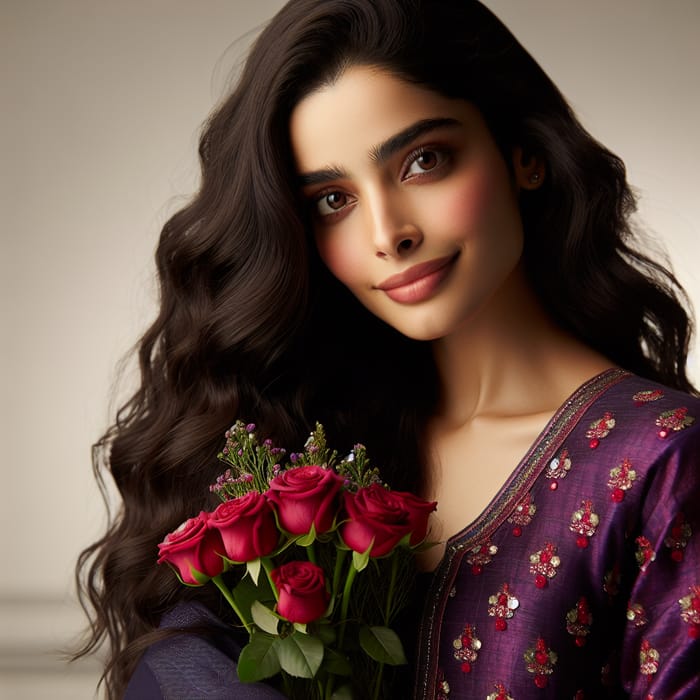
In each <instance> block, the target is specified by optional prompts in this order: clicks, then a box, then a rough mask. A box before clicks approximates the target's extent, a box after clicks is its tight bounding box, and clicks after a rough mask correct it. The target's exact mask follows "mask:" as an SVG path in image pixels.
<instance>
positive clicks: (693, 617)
mask: <svg viewBox="0 0 700 700" xmlns="http://www.w3.org/2000/svg"><path fill="white" fill-rule="evenodd" d="M689 590H690V594H689V595H687V596H684V597H683V598H681V599H680V600H679V601H678V604H679V605H680V606H681V620H683V622H686V623H688V624H689V625H690V627H689V628H688V636H689V637H691V638H692V639H700V586H691V587H690V589H689Z"/></svg>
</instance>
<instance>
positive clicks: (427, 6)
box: [79, 0, 700, 698]
mask: <svg viewBox="0 0 700 700" xmlns="http://www.w3.org/2000/svg"><path fill="white" fill-rule="evenodd" d="M200 155H201V159H202V186H201V189H200V191H199V193H198V194H197V195H196V197H195V198H194V199H193V200H192V202H191V203H190V204H189V205H188V206H187V207H186V208H185V209H183V210H182V211H180V212H179V213H177V214H176V215H175V216H174V217H173V218H172V219H171V220H170V221H169V222H168V223H167V224H166V226H165V228H164V230H163V233H162V236H161V242H160V245H159V249H158V254H157V261H158V272H159V277H160V281H161V309H160V314H159V316H158V318H157V319H156V321H155V322H154V324H153V326H152V327H151V328H150V330H149V331H148V332H147V334H146V335H145V337H144V338H143V340H142V342H141V345H140V360H141V371H142V383H141V388H140V389H139V391H138V392H137V393H136V394H135V396H134V397H133V398H132V400H131V401H130V402H129V403H128V404H127V405H126V406H125V407H124V408H123V409H122V411H121V412H120V414H119V416H118V420H117V423H116V424H115V426H114V427H113V428H112V430H110V431H109V432H108V434H107V435H105V436H104V438H103V439H102V441H101V442H100V443H99V447H100V448H103V449H102V454H104V448H106V447H109V456H108V459H107V460H106V461H107V466H108V469H109V470H110V472H111V474H112V475H113V477H114V479H115V481H116V483H117V485H118V487H119V489H120V492H121V494H122V497H123V499H124V509H123V513H122V514H121V515H120V517H119V518H117V520H116V521H115V522H114V524H113V525H112V527H111V528H110V530H109V531H108V533H107V535H106V536H105V537H104V538H103V539H102V540H101V541H99V542H98V543H96V544H95V545H94V546H93V547H91V548H90V549H89V550H87V551H86V552H85V554H84V556H83V558H82V559H81V562H80V564H79V567H80V568H81V569H82V568H85V567H88V572H87V584H86V585H87V587H86V593H87V595H88V596H89V599H90V601H91V603H92V605H93V606H94V607H95V610H96V614H95V626H94V628H93V631H94V634H93V639H92V642H91V644H93V645H94V643H96V642H97V641H98V640H99V639H100V638H101V637H102V636H104V635H105V634H106V635H108V636H109V638H110V641H111V644H112V656H111V665H110V666H109V668H108V673H107V685H108V688H109V690H110V692H111V693H112V695H114V696H115V697H119V696H121V695H122V694H123V693H124V690H125V688H126V687H127V684H128V683H129V679H131V684H130V685H129V689H128V690H127V697H139V696H141V697H159V696H160V695H162V696H163V697H193V696H196V695H197V694H198V693H201V694H202V695H205V690H206V692H207V693H209V695H210V696H212V697H247V696H248V694H250V697H258V696H260V697H267V696H268V695H266V693H272V692H273V691H271V690H268V689H267V688H265V687H257V688H255V687H252V686H248V687H245V688H243V689H241V688H240V686H235V687H234V683H235V669H234V664H233V662H232V661H231V660H230V659H231V657H232V656H235V653H236V648H235V640H233V639H232V638H231V637H230V635H229V633H228V630H227V628H226V627H225V626H224V623H222V622H221V621H220V620H218V619H217V616H221V615H223V614H224V613H223V612H222V611H221V609H220V607H219V605H220V603H219V601H218V600H217V599H216V596H215V595H214V596H213V597H210V598H206V596H207V595H209V594H210V593H211V592H210V591H207V590H206V587H205V589H197V590H196V591H195V592H191V591H188V590H186V589H183V587H181V586H180V585H179V584H178V583H177V581H176V580H175V579H174V577H172V575H171V574H170V573H169V572H168V571H164V570H160V569H158V568H157V567H156V566H155V565H154V558H155V557H154V551H155V546H156V544H157V543H158V542H159V541H160V540H161V539H162V537H163V535H164V534H165V533H167V532H169V531H171V530H173V529H174V528H175V527H176V526H177V525H178V523H180V522H181V521H183V520H184V519H185V518H186V517H188V516H189V515H191V514H192V513H193V512H197V510H198V509H202V508H208V507H211V503H210V502H208V501H207V498H206V494H207V493H208V490H207V486H208V484H210V483H211V482H213V481H214V479H215V477H216V475H217V473H218V471H219V468H218V466H217V463H216V453H217V452H218V450H219V449H220V447H221V436H222V434H223V432H224V430H225V429H226V427H227V426H228V425H229V424H230V423H231V421H232V419H233V418H234V417H237V416H241V417H251V418H252V419H254V420H255V422H256V423H257V424H258V426H259V429H260V432H261V434H266V435H270V436H272V437H274V438H275V440H276V441H277V442H279V443H282V444H296V443H298V442H299V440H300V439H301V437H302V436H303V435H305V434H306V432H307V430H308V426H309V425H310V424H311V423H312V422H313V421H314V420H315V419H318V420H321V421H322V422H323V423H324V424H325V425H326V426H327V428H328V431H329V434H330V440H331V442H332V444H337V445H347V446H350V445H351V444H352V443H353V442H355V441H357V440H358V439H361V440H362V441H363V442H365V443H366V444H367V446H368V448H369V451H370V454H372V455H374V458H375V461H376V463H377V464H381V465H382V467H383V472H384V474H385V476H386V478H387V481H389V483H391V484H392V485H393V486H394V487H395V488H406V489H412V490H417V491H420V492H422V494H423V495H424V496H425V497H427V498H430V499H435V500H437V501H438V502H439V511H438V514H437V518H436V521H435V528H434V532H433V536H434V538H435V539H438V540H439V541H440V542H441V544H440V545H439V546H438V547H436V548H434V549H433V550H431V551H429V552H428V553H426V554H425V555H424V559H423V560H422V561H421V565H422V567H423V568H424V569H425V570H426V572H427V573H426V578H427V584H426V595H425V599H424V604H425V609H424V611H423V615H422V620H421V629H420V633H419V635H418V642H417V659H416V668H417V675H416V680H415V684H414V688H413V691H412V692H413V693H414V695H415V697H418V698H428V697H430V698H435V697H439V698H455V697H456V698H471V697H487V696H488V697H489V698H506V697H514V698H523V697H557V698H558V697H574V696H576V697H596V698H597V697H605V696H606V694H609V695H611V696H613V697H630V696H631V697H635V698H643V697H647V696H653V697H657V698H659V697H664V698H668V697H693V696H698V695H700V684H699V683H700V681H698V677H697V668H698V666H699V664H698V661H699V659H700V650H699V648H698V644H699V642H698V636H700V635H698V634H697V633H698V632H700V626H699V624H698V623H699V620H698V619H697V617H698V614H699V613H698V608H699V607H700V598H699V597H698V590H699V589H698V588H697V587H698V585H700V581H699V580H698V576H697V573H696V571H697V570H698V560H699V558H700V545H699V544H698V538H697V536H696V535H694V534H693V533H696V532H697V530H698V524H697V523H696V522H695V520H694V519H696V518H697V512H698V508H697V506H698V498H699V495H698V489H699V488H700V487H699V486H698V476H697V474H696V473H695V472H697V469H694V468H693V465H694V463H695V462H696V460H697V455H698V427H697V425H698V424H697V422H696V421H695V420H694V418H695V417H696V416H697V415H698V413H699V412H700V410H699V409H700V404H699V402H698V400H697V399H695V398H692V397H691V396H689V395H687V394H683V393H681V392H692V391H693V388H692V386H691V384H690V382H689V381H688V379H687V377H686V374H685V369H684V365H685V360H686V355H687V348H688V341H689V335H690V322H689V319H688V317H687V315H686V313H685V311H684V310H683V307H682V305H681V303H680V301H679V299H682V290H680V289H679V288H678V285H677V284H676V282H675V280H674V278H673V276H672V275H671V274H670V273H669V272H668V271H666V270H665V269H664V268H663V267H662V266H661V265H659V264H658V263H656V262H654V261H652V260H650V259H648V258H646V257H645V256H644V255H642V254H641V253H640V252H638V251H637V250H636V249H635V248H634V247H633V246H632V240H631V239H632V235H631V230H630V225H629V222H628V217H629V215H630V214H631V212H632V211H633V209H634V199H633V196H632V194H631V192H630V190H629V187H628V186H627V184H626V181H625V174H624V166H623V164H622V163H621V161H620V160H619V159H618V158H616V157H615V156H614V155H612V154H611V153H609V152H608V151H607V150H605V149H604V148H603V147H602V146H601V145H600V144H598V143H597V142H595V141H594V140H593V139H592V138H591V137H590V135H589V134H587V133H586V132H585V130H584V129H583V128H582V127H581V125H580V124H579V123H578V121H577V120H576V118H575V117H574V115H573V114H572V113H571V110H570V109H569V107H568V105H567V104H566V102H565V101H564V99H563V98H562V96H561V94H560V93H559V91H558V90H557V89H556V87H555V86H554V85H553V84H552V83H551V81H550V80H549V79H548V78H547V76H546V75H545V74H544V73H543V72H542V70H541V69H540V68H539V66H537V64H536V63H535V62H534V60H533V59H532V58H531V57H530V56H529V55H528V54H527V53H526V52H525V51H524V49H523V48H522V47H521V46H520V45H519V44H518V43H517V41H516V40H515V39H514V38H513V37H512V35H511V34H510V33H509V32H508V30H507V29H506V28H505V27H504V26H503V25H502V24H501V23H500V22H499V21H498V20H497V19H496V18H495V17H494V16H493V15H492V14H491V13H490V12H489V11H488V10H487V9H485V8H484V7H483V6H481V5H480V4H479V3H478V2H465V1H464V0H451V1H449V0H443V1H437V0H433V1H430V0H415V1H412V2H398V0H379V1H376V0H374V1H372V2H370V1H369V0H344V1H341V0H338V1H336V0H293V1H292V2H290V3H289V4H288V5H287V6H285V7H284V8H283V9H282V10H281V11H280V13H279V14H278V15H277V16H276V17H275V18H273V20H272V21H271V22H270V24H269V25H268V27H267V28H266V29H265V31H264V32H263V33H262V34H261V36H260V38H259V39H258V41H257V42H256V44H255V46H254V47H253V49H252V51H251V54H250V57H249V59H248V61H247V64H246V68H245V70H244V72H243V75H242V77H241V79H240V82H239V85H238V86H237V88H236V90H235V91H234V93H233V94H232V95H231V96H230V97H229V98H228V100H226V102H224V104H223V105H222V106H221V107H220V108H219V110H218V111H217V112H216V113H215V114H214V115H213V116H212V118H211V119H210V121H209V123H208V125H207V129H206V131H205V133H204V135H203V137H202V141H201V146H200ZM358 302H359V303H358ZM630 373H634V374H636V375H639V376H638V377H636V376H633V375H632V374H630ZM656 382H660V384H657V383H656ZM662 385H663V386H662ZM98 458H99V456H98ZM430 572H434V573H430ZM195 597H196V598H197V600H198V602H193V601H192V599H194V598H195ZM183 599H188V600H190V601H192V602H187V603H185V604H184V605H183V604H179V605H178V603H182V601H183ZM679 601H681V602H680V603H679ZM159 624H160V625H161V626H162V627H164V628H168V627H170V628H172V627H188V626H192V625H193V624H196V625H198V626H199V628H203V629H204V630H207V631H208V637H206V638H202V637H201V636H195V635H178V636H176V637H173V636H172V635H171V636H168V634H169V633H168V631H167V629H166V630H163V629H161V630H160V631H156V628H157V627H158V626H159ZM164 637H167V638H166V639H165V640H163V638H164ZM155 640H161V641H159V642H158V643H157V644H154V645H153V646H151V647H150V648H149V650H148V651H147V652H146V653H145V655H143V657H141V654H142V652H143V651H144V649H146V648H147V647H148V646H149V644H150V643H151V642H152V641H155ZM139 659H141V661H140V663H139ZM186 664H188V665H186ZM134 669H136V670H135V672H134ZM601 669H603V671H601ZM215 678H219V679H223V680H220V681H216V680H213V679H215ZM203 689H204V690H203ZM226 689H228V690H226ZM410 692H411V691H400V690H398V689H397V690H396V693H395V696H396V697H402V696H404V695H402V694H409V693H410ZM158 693H160V695H158ZM226 693H230V694H228V695H227V694H226Z"/></svg>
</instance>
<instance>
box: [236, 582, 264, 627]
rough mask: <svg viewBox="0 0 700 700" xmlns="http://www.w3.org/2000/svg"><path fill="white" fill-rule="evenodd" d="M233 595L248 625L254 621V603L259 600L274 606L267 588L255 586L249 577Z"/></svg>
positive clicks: (239, 584)
mask: <svg viewBox="0 0 700 700" xmlns="http://www.w3.org/2000/svg"><path fill="white" fill-rule="evenodd" d="M262 581H265V579H262ZM232 594H233V599H234V600H235V601H236V605H237V606H238V609H239V610H240V611H241V615H243V616H244V617H245V622H247V623H251V622H252V621H253V616H252V614H251V612H250V609H251V607H252V605H253V602H254V601H256V600H259V601H262V602H269V603H271V604H272V605H274V597H273V596H272V593H269V594H268V592H267V588H265V589H263V587H262V586H255V585H254V584H253V582H252V581H251V580H250V579H249V578H248V577H247V576H246V577H245V578H243V579H241V580H240V581H239V582H238V584H237V585H236V587H235V588H234V589H233V591H232Z"/></svg>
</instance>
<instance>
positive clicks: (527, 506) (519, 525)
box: [508, 493, 537, 537]
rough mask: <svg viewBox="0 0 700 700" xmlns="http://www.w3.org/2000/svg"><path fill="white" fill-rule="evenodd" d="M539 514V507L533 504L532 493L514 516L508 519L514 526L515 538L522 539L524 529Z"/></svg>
mask: <svg viewBox="0 0 700 700" xmlns="http://www.w3.org/2000/svg"><path fill="white" fill-rule="evenodd" d="M536 512H537V506H536V505H535V504H534V503H533V502H532V493H528V494H527V495H526V496H525V498H523V500H522V501H520V503H518V505H517V506H516V507H515V510H514V511H513V515H511V516H510V518H508V522H509V523H511V525H513V536H514V537H520V535H522V534H523V528H524V527H525V526H526V525H529V524H530V523H531V522H532V518H533V517H534V515H535V513H536Z"/></svg>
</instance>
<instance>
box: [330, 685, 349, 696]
mask: <svg viewBox="0 0 700 700" xmlns="http://www.w3.org/2000/svg"><path fill="white" fill-rule="evenodd" d="M331 700H353V696H352V690H351V689H350V686H349V685H343V686H341V687H340V688H338V689H337V690H334V691H333V695H331Z"/></svg>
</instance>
